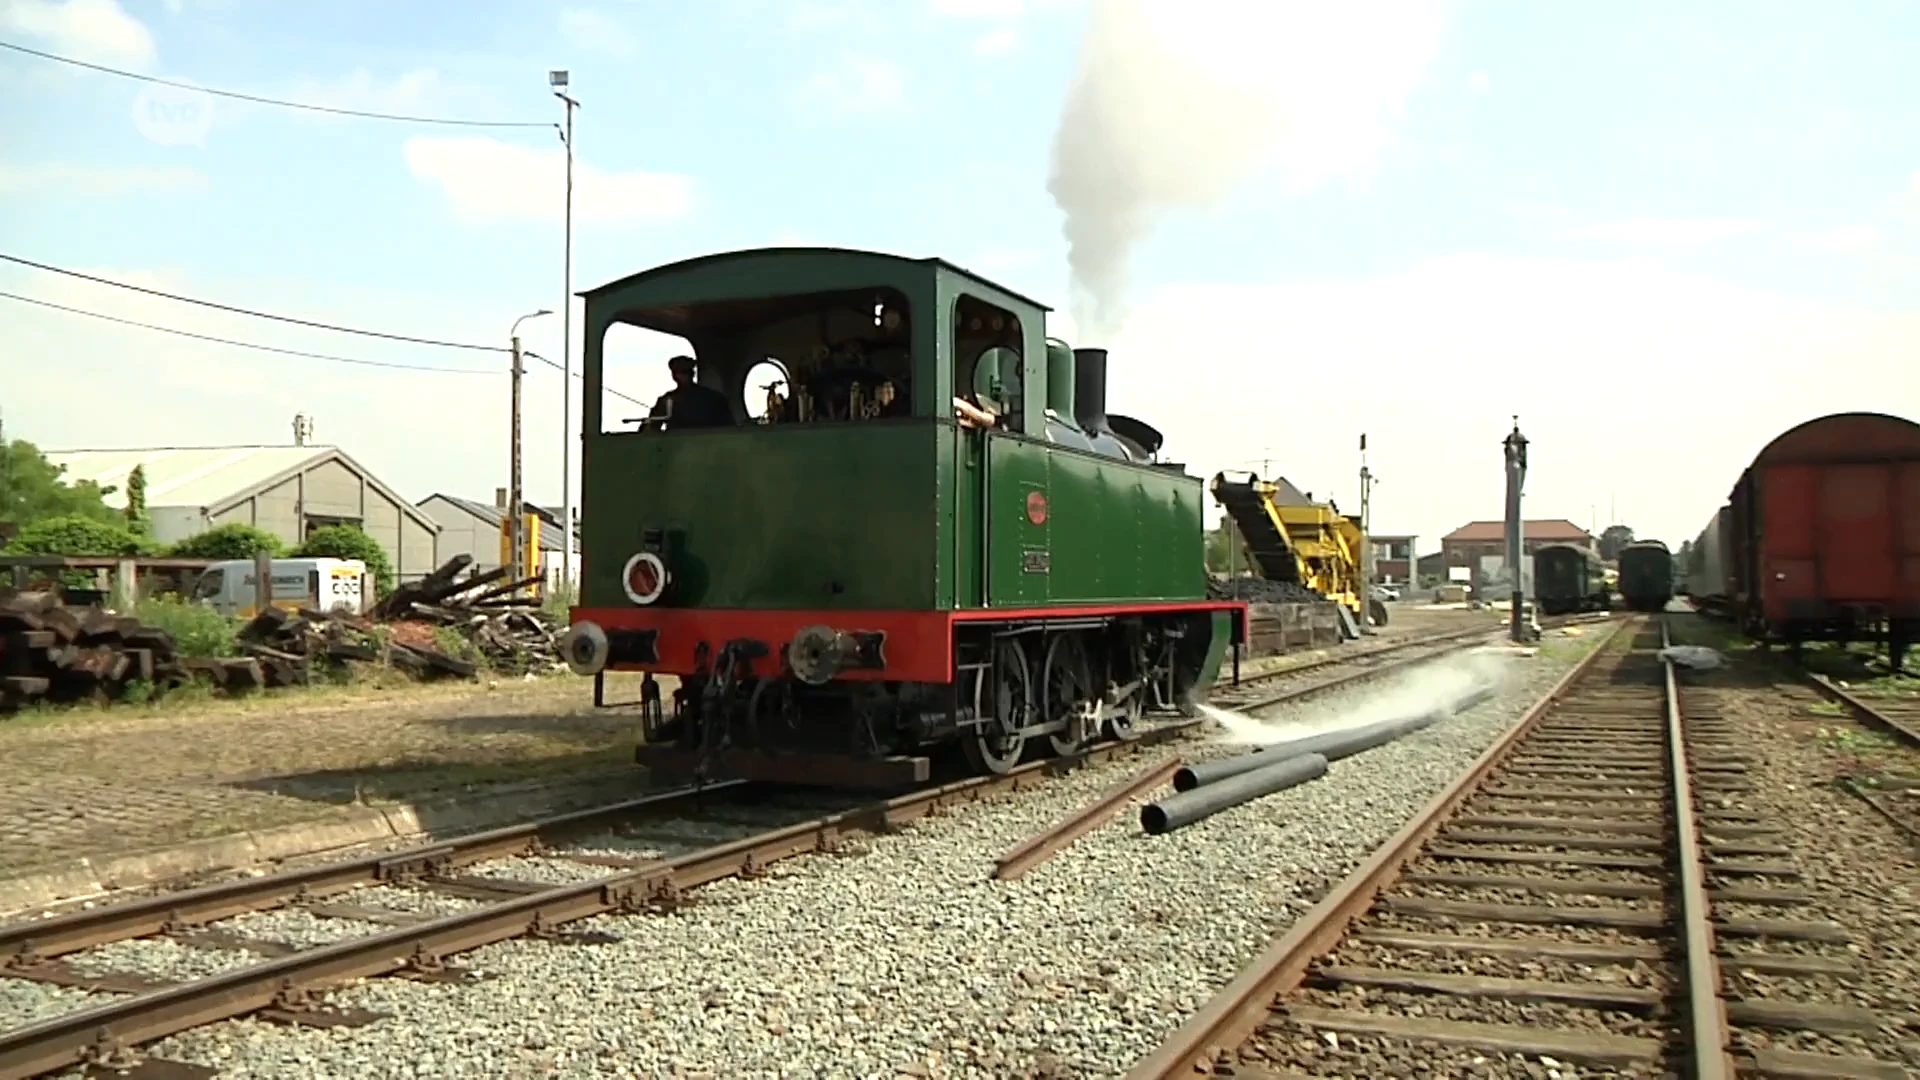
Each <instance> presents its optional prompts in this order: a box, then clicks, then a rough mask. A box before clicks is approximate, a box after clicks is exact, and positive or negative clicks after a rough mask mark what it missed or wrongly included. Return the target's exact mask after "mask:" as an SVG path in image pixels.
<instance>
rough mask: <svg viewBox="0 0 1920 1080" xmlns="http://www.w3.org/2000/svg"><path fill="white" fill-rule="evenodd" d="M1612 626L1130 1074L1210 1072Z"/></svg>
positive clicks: (1576, 675)
mask: <svg viewBox="0 0 1920 1080" xmlns="http://www.w3.org/2000/svg"><path fill="white" fill-rule="evenodd" d="M1612 622H1613V625H1612V627H1611V628H1610V629H1609V630H1608V631H1607V632H1606V634H1605V636H1603V637H1602V638H1601V639H1600V640H1599V641H1598V642H1597V643H1595V645H1594V647H1593V648H1592V649H1591V650H1589V651H1588V653H1587V655H1586V656H1585V657H1583V658H1582V659H1581V660H1580V662H1579V663H1577V664H1575V665H1574V666H1573V667H1572V669H1570V670H1569V671H1568V672H1567V673H1566V674H1565V675H1563V676H1561V678H1560V680H1559V681H1558V682H1556V683H1555V684H1554V686H1553V688H1552V689H1551V690H1549V691H1547V693H1546V694H1544V695H1543V696H1541V698H1540V699H1539V700H1538V701H1536V702H1535V703H1534V704H1533V707H1532V708H1530V709H1528V710H1527V713H1526V715H1525V716H1523V717H1521V719H1520V722H1519V723H1517V724H1515V725H1513V727H1511V728H1509V729H1508V730H1507V732H1506V733H1505V734H1504V735H1502V736H1500V738H1499V739H1497V740H1495V741H1494V743H1493V745H1492V746H1489V747H1488V748H1487V749H1486V751H1485V752H1484V753H1482V754H1481V755H1480V757H1479V758H1478V759H1476V760H1475V761H1474V763H1473V765H1472V766H1471V767H1469V768H1468V769H1467V771H1466V772H1464V773H1462V774H1461V775H1460V776H1459V777H1457V778H1455V780H1454V781H1453V782H1452V783H1451V784H1448V785H1447V787H1446V788H1445V789H1444V790H1443V791H1441V792H1440V793H1439V794H1438V795H1436V796H1434V798H1433V800H1432V801H1431V802H1429V803H1428V804H1427V805H1426V807H1425V808H1424V809H1422V810H1421V811H1420V812H1419V813H1418V814H1416V815H1415V816H1414V817H1413V819H1412V820H1410V821H1408V822H1407V824H1406V825H1404V826H1402V827H1401V829H1400V831H1399V832H1398V833H1396V834H1394V836H1393V837H1392V838H1391V839H1389V840H1388V841H1387V842H1386V843H1384V844H1382V845H1381V846H1380V847H1379V848H1377V849H1375V850H1374V853H1373V854H1372V855H1370V856H1368V858H1367V860H1366V861H1365V862H1364V863H1362V864H1360V867H1359V868H1358V869H1356V870H1355V871H1354V872H1353V873H1352V874H1351V875H1349V876H1348V877H1347V879H1346V880H1345V881H1342V882H1341V883H1340V885H1339V886H1338V887H1337V888H1335V889H1334V890H1333V891H1332V892H1331V893H1329V894H1327V896H1326V897H1325V898H1324V899H1322V900H1321V901H1320V902H1319V903H1318V904H1315V905H1314V906H1313V909H1312V910H1310V911H1308V912H1307V913H1306V914H1305V915H1302V916H1301V917H1300V919H1299V920H1298V921H1296V922H1295V923H1294V925H1293V927H1292V929H1290V930H1289V931H1287V933H1286V934H1285V935H1284V936H1282V937H1281V938H1280V939H1279V940H1277V941H1275V942H1273V943H1272V944H1271V945H1269V946H1267V948H1266V949H1265V950H1263V951H1262V952H1261V953H1260V955H1259V956H1257V957H1255V959H1254V960H1253V962H1252V963H1251V964H1249V965H1248V966H1247V967H1246V968H1244V969H1242V971H1241V972H1240V974H1239V975H1237V976H1235V977H1234V979H1233V980H1232V981H1231V982H1229V983H1228V984H1227V985H1226V986H1225V987H1224V988H1222V989H1221V991H1220V992H1219V993H1218V994H1216V995H1215V996H1214V997H1213V999H1212V1000H1211V1001H1209V1002H1208V1003H1207V1004H1206V1005H1205V1006H1204V1007H1202V1008H1201V1010H1200V1011H1199V1012H1197V1013H1195V1014H1194V1015H1193V1016H1192V1017H1190V1018H1189V1019H1188V1020H1187V1022H1186V1023H1184V1024H1182V1025H1180V1027H1179V1028H1178V1029H1176V1030H1175V1031H1174V1032H1173V1034H1172V1035H1171V1036H1169V1037H1168V1039H1167V1041H1166V1042H1164V1043H1162V1044H1161V1045H1160V1047H1159V1048H1158V1049H1156V1050H1155V1051H1154V1052H1153V1053H1152V1054H1149V1055H1148V1056H1147V1057H1145V1058H1143V1059H1142V1060H1141V1061H1140V1062H1139V1063H1138V1064H1136V1065H1135V1066H1134V1067H1133V1069H1132V1070H1130V1071H1129V1072H1128V1073H1127V1080H1172V1078H1188V1077H1193V1076H1195V1075H1206V1074H1207V1073H1208V1072H1209V1071H1210V1063H1211V1061H1212V1059H1213V1056H1214V1055H1215V1053H1216V1052H1220V1051H1231V1050H1232V1049H1233V1048H1234V1047H1236V1046H1239V1045H1240V1044H1241V1043H1242V1042H1244V1041H1245V1040H1246V1038H1247V1037H1248V1036H1249V1035H1251V1034H1252V1033H1253V1032H1254V1031H1255V1030H1256V1029H1257V1028H1258V1027H1259V1026H1260V1024H1261V1022H1262V1021H1263V1020H1264V1019H1265V1018H1266V1016H1267V1014H1268V1011H1269V1007H1270V1005H1271V1004H1272V1002H1273V999H1274V998H1275V997H1276V996H1278V995H1280V994H1284V993H1287V992H1289V991H1291V990H1293V989H1294V988H1295V987H1296V986H1298V985H1299V984H1300V981H1301V979H1302V978H1303V977H1304V975H1305V974H1306V971H1307V968H1308V965H1310V964H1311V963H1312V962H1313V960H1314V959H1315V958H1316V957H1318V956H1320V955H1321V954H1323V953H1325V952H1326V951H1327V950H1328V949H1331V948H1332V947H1333V946H1334V945H1335V944H1337V943H1338V942H1339V940H1340V938H1341V936H1342V935H1344V934H1345V933H1346V929H1347V925H1348V924H1349V923H1350V922H1352V921H1353V920H1354V919H1355V918H1357V917H1358V916H1360V915H1362V914H1365V912H1366V911H1367V909H1368V908H1369V907H1370V906H1371V905H1372V904H1373V900H1374V897H1375V896H1377V895H1378V894H1379V892H1380V890H1381V889H1382V888H1384V887H1385V886H1386V885H1387V884H1389V883H1390V882H1391V881H1392V880H1393V879H1394V877H1395V876H1396V875H1397V874H1398V873H1399V871H1400V868H1401V867H1402V866H1404V865H1405V864H1406V863H1407V861H1408V860H1410V859H1411V858H1413V856H1414V855H1416V854H1417V853H1418V852H1419V851H1420V849H1421V847H1422V845H1424V844H1425V843H1426V841H1427V839H1428V838H1429V837H1431V836H1432V835H1433V834H1434V833H1435V832H1437V831H1439V829H1440V826H1441V825H1442V824H1443V823H1444V822H1445V821H1446V819H1447V817H1448V816H1450V814H1451V813H1452V811H1453V810H1454V808H1456V807H1458V806H1459V805H1460V804H1461V803H1462V802H1464V801H1465V800H1466V799H1467V797H1468V796H1469V795H1471V794H1473V792H1474V790H1475V789H1477V788H1478V787H1479V786H1480V784H1481V783H1482V782H1483V781H1484V780H1485V779H1486V778H1487V776H1488V775H1489V774H1491V773H1492V772H1493V770H1494V769H1495V767H1496V766H1498V765H1499V763H1500V762H1501V760H1502V759H1504V758H1505V757H1506V756H1507V753H1508V751H1509V750H1511V749H1512V748H1513V747H1514V746H1516V745H1518V744H1519V742H1520V740H1522V739H1523V738H1525V737H1526V735H1527V734H1528V732H1530V731H1531V730H1532V729H1533V727H1534V726H1535V725H1536V724H1538V723H1539V721H1540V719H1541V718H1542V717H1544V716H1546V715H1547V713H1548V711H1549V710H1550V709H1552V707H1553V705H1554V703H1555V702H1557V701H1559V700H1560V699H1561V698H1563V697H1564V696H1566V694H1567V692H1568V691H1569V690H1571V689H1572V688H1573V686H1574V685H1575V684H1576V683H1578V682H1579V681H1580V679H1581V678H1582V677H1584V676H1585V675H1586V673H1587V672H1588V670H1590V669H1591V668H1592V667H1593V665H1594V663H1595V662H1596V661H1598V660H1599V658H1600V657H1601V655H1602V654H1604V653H1605V652H1606V650H1607V648H1608V647H1609V645H1610V644H1611V643H1612V642H1613V641H1614V639H1615V638H1617V637H1618V636H1619V634H1620V632H1621V630H1622V629H1623V628H1625V627H1626V626H1628V625H1629V624H1630V623H1631V622H1632V620H1628V619H1620V620H1612Z"/></svg>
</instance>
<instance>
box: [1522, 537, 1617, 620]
mask: <svg viewBox="0 0 1920 1080" xmlns="http://www.w3.org/2000/svg"><path fill="white" fill-rule="evenodd" d="M1533 602H1534V605H1535V606H1536V607H1538V608H1539V609H1540V614H1542V615H1565V614H1567V613H1569V612H1574V611H1605V610H1607V607H1608V603H1607V578H1606V571H1605V570H1604V569H1603V568H1602V567H1601V565H1600V557H1599V556H1598V555H1595V554H1594V553H1593V552H1591V551H1589V550H1587V549H1586V548H1583V547H1579V546H1578V545H1575V544H1543V545H1541V546H1540V548H1539V549H1538V550H1536V551H1535V552H1534V553H1533Z"/></svg>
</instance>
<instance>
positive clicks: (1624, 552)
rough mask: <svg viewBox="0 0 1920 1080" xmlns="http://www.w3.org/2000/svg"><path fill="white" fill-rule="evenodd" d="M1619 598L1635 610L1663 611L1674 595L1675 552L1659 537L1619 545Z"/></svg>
mask: <svg viewBox="0 0 1920 1080" xmlns="http://www.w3.org/2000/svg"><path fill="white" fill-rule="evenodd" d="M1620 598H1621V599H1622V600H1624V601H1626V604H1627V606H1628V607H1630V608H1632V609H1633V610H1635V611H1662V610H1665V608H1666V606H1667V603H1668V602H1669V601H1671V600H1672V599H1673V552H1672V551H1670V550H1668V548H1667V545H1665V544H1663V543H1661V542H1660V541H1658V540H1636V541H1634V542H1633V543H1631V544H1628V545H1627V546H1626V547H1624V548H1622V549H1620Z"/></svg>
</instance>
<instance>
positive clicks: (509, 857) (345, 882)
mask: <svg viewBox="0 0 1920 1080" xmlns="http://www.w3.org/2000/svg"><path fill="white" fill-rule="evenodd" d="M1198 723H1199V722H1198V721H1191V720H1190V721H1183V722H1177V723H1172V724H1167V725H1164V726H1161V727H1158V728H1151V729H1147V730H1145V731H1143V732H1142V734H1141V735H1140V737H1139V738H1137V739H1135V740H1133V741H1131V742H1127V743H1106V744H1102V745H1099V746H1096V747H1093V748H1091V749H1090V750H1088V751H1086V752H1085V753H1083V754H1079V755H1075V756H1074V757H1073V758H1072V759H1054V760H1050V761H1043V762H1035V763H1032V764H1030V765H1026V766H1022V767H1021V768H1019V769H1018V770H1016V771H1014V772H1012V773H1009V774H1006V775H1000V776H982V777H976V778H971V779H967V780H962V781H957V782H954V783H950V784H944V785H940V786H937V787H932V788H929V789H926V790H922V791H916V792H913V793H911V794H907V795H903V796H900V797H897V798H894V799H889V800H886V801H884V802H879V803H866V804H858V805H854V804H851V803H850V801H849V800H844V799H842V800H839V803H840V807H839V808H838V809H837V810H835V811H834V812H830V813H826V814H822V813H821V806H820V803H821V802H822V801H826V802H829V803H831V802H833V801H834V800H832V799H831V797H830V796H828V797H824V800H823V798H821V797H814V798H809V797H807V796H805V795H794V794H786V795H784V796H782V798H784V799H785V800H787V801H785V802H779V801H776V802H771V803H770V802H769V801H767V798H766V796H765V794H764V792H765V789H763V788H760V787H758V786H754V785H748V784H746V783H744V782H733V783H727V784H718V785H708V786H707V787H706V788H704V789H702V790H700V791H697V792H696V791H693V790H691V789H681V790H676V791H669V792H663V793H659V794H657V795H652V796H648V797H646V798H644V799H638V800H634V801H633V802H629V803H624V804H620V805H619V806H615V807H608V808H603V809H597V810H593V811H588V812H583V813H580V814H572V815H567V816H565V817H561V818H555V819H552V820H549V821H545V822H541V823H538V824H536V825H528V826H516V827H513V828H508V829H500V830H495V831H493V832H489V833H482V834H477V835H474V836H468V837H462V838H458V839H454V840H450V841H447V842H445V843H439V844H433V845H427V846H423V847H419V848H415V849H410V850H406V851H400V852H395V853H391V854H386V855H380V856H375V857H368V858H364V859H355V860H347V861H344V862H340V863H334V864H330V865H325V866H320V867H315V868H311V869H303V870H298V871H291V872H288V873H283V874H276V875H272V876H269V877H262V878H254V879H248V880H242V881H237V882H230V883H225V884H220V885H212V886H207V887H204V888H200V889H194V890H189V891H186V892H177V893H168V894H162V895H159V896H154V897H148V898H143V899H140V900H137V901H132V902H128V903H123V904H115V905H111V906H107V907H102V908H97V909H93V910H89V911H81V912H75V913H71V914H68V915H62V916H58V917H54V918H48V919H41V920H31V921H25V922H20V923H15V924H11V925H9V926H6V927H0V957H4V960H0V978H15V979H28V980H33V981H39V982H45V983H52V984H55V985H63V986H68V987H73V988H75V989H80V990H88V991H94V992H101V993H111V994H115V995H119V996H118V997H116V999H114V1000H111V1001H107V1002H105V1003H101V1004H97V1005H91V1006H87V1007H83V1008H79V1009H76V1010H74V1011H72V1012H67V1013H63V1014H60V1015H56V1016H53V1017H50V1018H47V1019H43V1020H40V1021H38V1022H36V1023H33V1024H31V1025H29V1026H25V1027H21V1028H18V1029H16V1030H12V1031H4V1032H0V1080H14V1078H21V1077H32V1076H40V1075H44V1074H46V1073H48V1072H50V1071H54V1070H58V1069H62V1068H66V1067H70V1066H75V1065H91V1066H98V1067H112V1066H115V1065H126V1064H130V1063H133V1062H135V1061H138V1060H140V1059H139V1058H138V1056H137V1050H138V1048H139V1047H141V1046H143V1045H145V1044H149V1043H152V1042H155V1041H157V1040H159V1039H163V1038H165V1037H167V1036H170V1035H174V1034H178V1033H180V1032H182V1031H187V1030H190V1029H192V1028H195V1027H199V1026H202V1025H205V1024H210V1023H214V1022H216V1021H220V1020H226V1019H232V1018H235V1017H240V1016H254V1017H256V1018H261V1019H267V1020H272V1021H278V1022H283V1023H293V1024H308V1025H317V1026H340V1025H343V1024H344V1025H350V1024H361V1023H368V1022H372V1021H373V1020H376V1019H378V1018H379V1017H378V1015H377V1014H371V1013H354V1012H341V1011H337V1010H333V1009H329V1008H328V1007H327V1006H326V1005H325V1004H324V1002H323V1001H322V1000H321V999H320V998H319V996H318V995H319V994H320V993H322V992H324V991H325V990H326V989H327V988H329V987H331V986H336V985H340V984H343V983H347V982H350V981H352V980H356V979H362V978H368V977H374V976H385V975H394V976H399V977H405V978H412V979H419V980H427V981H453V982H457V981H463V980H468V979H471V978H473V977H474V975H473V973H472V972H471V971H468V970H466V969H464V968H462V967H461V966H460V965H459V964H458V963H457V962H456V961H454V960H453V958H454V957H456V956H457V955H458V954H460V953H464V952H467V951H470V950H472V949H476V948H479V947H481V946H483V945H489V944H493V943H495V942H499V941H506V940H509V939H512V938H517V937H528V936H531V937H538V938H542V939H545V940H549V941H556V942H561V943H567V942H577V943H581V944H591V943H593V942H595V941H599V940H604V938H603V937H602V936H596V935H592V934H583V935H573V934H569V932H568V931H567V930H566V929H565V927H566V924H568V923H573V922H577V921H579V920H582V919H587V918H590V917H593V916H596V915H603V914H644V913H649V912H655V911H661V910H670V909H671V908H672V907H673V906H674V905H676V904H677V903H679V902H681V900H682V899H683V897H684V894H685V893H686V892H687V891H688V890H691V889H695V888H698V887H700V886H702V885H706V884H709V883H711V882H714V881H719V880H721V879H724V878H729V877H752V876H755V875H757V874H758V873H760V872H761V871H763V870H764V869H765V868H766V867H767V866H769V865H770V864H772V863H774V862H777V861H779V860H781V859H786V858H790V857H792V856H796V855H804V854H812V853H821V852H832V851H835V850H837V849H839V848H840V846H841V845H842V843H843V841H844V840H845V839H846V838H847V837H849V836H852V835H855V834H859V833H863V832H866V833H870V832H883V831H887V830H891V829H893V828H896V827H898V826H899V825H901V824H904V823H906V822H909V821H912V820H914V819H916V818H919V817H922V816H925V815H928V814H933V813H939V812H941V811H943V810H945V809H948V808H952V807H958V806H963V805H965V804H967V803H971V802H975V801H977V800H979V799H982V798H984V797H986V796H988V795H992V794H997V793H1002V792H1017V791H1020V790H1022V789H1023V788H1027V787H1031V786H1032V785H1035V784H1038V783H1043V782H1045V780H1046V779H1047V778H1048V777H1050V776H1053V775H1058V774H1059V773H1060V772H1062V771H1063V770H1066V769H1069V768H1073V767H1077V766H1079V765H1082V764H1086V763H1092V762H1098V761H1104V760H1109V759H1112V758H1115V757H1119V756H1123V755H1132V754H1136V753H1139V752H1141V751H1145V750H1147V749H1148V748H1150V747H1153V746H1154V745H1156V744H1158V743H1162V742H1165V741H1167V740H1169V739H1171V738H1174V737H1177V736H1178V735H1180V734H1182V733H1184V732H1186V731H1188V730H1190V729H1191V728H1193V727H1195V726H1196V725H1197V724H1198ZM748 798H752V799H753V800H754V801H752V802H747V801H743V800H745V799H748ZM782 818H784V819H785V820H784V821H782V820H780V819H782ZM583 834H586V835H583ZM715 834H718V836H716V835H715ZM562 837H566V838H569V839H571V840H572V841H573V842H572V843H571V844H570V845H569V846H568V847H565V848H563V847H560V846H558V841H559V838H562ZM516 870H517V871H518V872H519V875H518V876H516ZM542 877H543V878H545V880H536V878H542ZM288 910H298V911H300V912H303V913H304V914H305V915H306V916H308V917H310V918H311V920H312V921H313V922H314V923H317V924H323V925H325V926H327V927H328V928H329V930H328V931H323V932H322V933H320V934H318V935H315V936H316V937H319V938H322V939H332V940H327V941H325V943H321V944H316V945H313V946H311V947H302V946H297V945H292V944H288V943H285V942H283V941H279V940H270V939H267V938H264V937H258V938H257V937H251V936H249V935H248V934H247V933H246V932H245V930H244V929H243V928H242V927H240V926H239V925H237V924H238V923H242V922H244V918H243V917H244V916H246V915H249V914H254V913H261V912H270V911H282V912H284V911H288ZM223 924H224V925H223ZM154 937H161V938H164V939H166V940H169V941H171V942H174V943H176V944H178V945H180V946H183V947H186V948H196V949H205V950H210V951H219V952H225V953H228V954H233V953H241V954H249V955H250V957H251V962H248V963H245V964H243V965H241V966H237V967H229V968H226V969H225V970H220V971H217V972H215V973H213V974H210V975H208V976H207V977H204V978H200V979H195V980H192V981H188V982H180V983H171V984H167V983H156V982H154V981H152V980H149V979H146V978H144V977H139V976H132V975H119V974H101V973H97V972H94V971H91V970H90V965H88V964H86V963H85V957H86V954H87V953H88V951H90V950H95V949H101V948H103V947H104V948H111V947H112V946H113V945H115V944H116V943H120V942H126V941H130V940H133V939H150V938H154ZM147 1060H148V1061H149V1062H150V1063H156V1064H160V1065H163V1066H164V1069H165V1073H164V1074H165V1075H167V1076H169V1077H177V1078H186V1077H195V1076H212V1075H214V1073H213V1072H212V1071H211V1070H207V1069H202V1068H200V1067H198V1066H192V1065H186V1064H184V1063H179V1062H157V1061H156V1060H155V1059H147Z"/></svg>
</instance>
